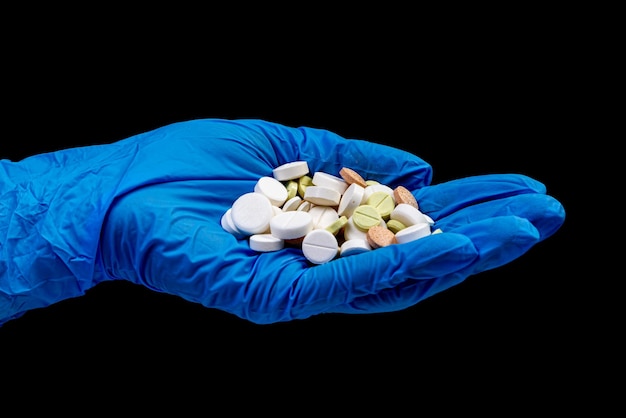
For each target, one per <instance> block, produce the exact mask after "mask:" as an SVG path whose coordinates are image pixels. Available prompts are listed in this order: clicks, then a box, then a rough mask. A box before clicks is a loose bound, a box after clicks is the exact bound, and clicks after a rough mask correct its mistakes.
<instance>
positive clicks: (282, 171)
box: [272, 161, 309, 181]
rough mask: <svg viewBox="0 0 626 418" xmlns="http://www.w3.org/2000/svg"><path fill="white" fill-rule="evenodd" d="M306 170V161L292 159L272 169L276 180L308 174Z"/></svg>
mask: <svg viewBox="0 0 626 418" xmlns="http://www.w3.org/2000/svg"><path fill="white" fill-rule="evenodd" d="M308 172H309V165H308V164H307V162H306V161H292V162H290V163H286V164H283V165H281V166H278V167H276V168H275V169H274V170H272V174H273V175H274V178H275V179H276V180H278V181H285V180H293V179H297V178H298V177H302V176H304V175H306V174H308Z"/></svg>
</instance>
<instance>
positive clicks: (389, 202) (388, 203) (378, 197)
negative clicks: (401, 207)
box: [365, 191, 396, 219]
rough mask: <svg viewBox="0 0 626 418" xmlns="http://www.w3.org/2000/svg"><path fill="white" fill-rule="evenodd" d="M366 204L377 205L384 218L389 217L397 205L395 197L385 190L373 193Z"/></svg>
mask: <svg viewBox="0 0 626 418" xmlns="http://www.w3.org/2000/svg"><path fill="white" fill-rule="evenodd" d="M365 204H366V205H369V206H373V207H375V208H376V210H377V211H378V213H380V216H381V217H382V218H383V219H389V215H390V214H391V211H392V210H393V209H394V208H395V207H396V205H395V203H394V201H393V198H392V197H391V196H390V195H389V194H388V193H387V192H383V191H378V192H374V193H372V194H371V195H370V197H368V198H367V200H366V201H365Z"/></svg>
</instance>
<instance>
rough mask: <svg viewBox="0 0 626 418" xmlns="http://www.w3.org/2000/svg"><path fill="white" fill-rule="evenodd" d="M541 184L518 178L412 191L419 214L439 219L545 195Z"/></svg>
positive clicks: (484, 177) (453, 183) (473, 180)
mask: <svg viewBox="0 0 626 418" xmlns="http://www.w3.org/2000/svg"><path fill="white" fill-rule="evenodd" d="M545 192H546V187H545V185H544V184H543V183H541V182H539V181H537V180H534V179H532V178H530V177H528V176H525V175H521V174H487V175H482V176H472V177H465V178H461V179H457V180H451V181H448V182H445V183H441V184H437V185H433V186H429V187H424V188H422V189H419V190H414V191H413V194H414V196H415V198H416V200H417V202H418V203H419V207H420V210H421V211H422V212H424V213H427V214H428V215H429V216H430V217H432V218H433V219H440V218H442V217H444V216H447V215H450V214H451V213H454V212H456V211H458V210H459V209H462V208H464V207H467V206H471V205H475V204H477V203H481V202H485V201H489V200H495V199H501V198H504V197H509V196H516V195H520V194H527V193H538V194H545Z"/></svg>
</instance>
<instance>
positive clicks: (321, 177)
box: [312, 171, 348, 195]
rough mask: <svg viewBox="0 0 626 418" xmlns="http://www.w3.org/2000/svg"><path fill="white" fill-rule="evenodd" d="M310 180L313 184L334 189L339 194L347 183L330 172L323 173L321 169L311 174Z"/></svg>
mask: <svg viewBox="0 0 626 418" xmlns="http://www.w3.org/2000/svg"><path fill="white" fill-rule="evenodd" d="M312 181H313V184H314V185H315V186H322V187H327V188H329V189H333V190H336V191H337V192H338V193H339V194H340V195H341V194H343V193H344V192H345V191H346V189H347V188H348V183H346V181H345V180H344V179H342V178H340V177H337V176H333V175H332V174H328V173H324V172H323V171H317V172H315V174H313V180H312Z"/></svg>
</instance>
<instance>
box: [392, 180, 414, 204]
mask: <svg viewBox="0 0 626 418" xmlns="http://www.w3.org/2000/svg"><path fill="white" fill-rule="evenodd" d="M393 197H394V199H395V200H396V204H397V205H399V204H400V203H406V204H407V205H411V206H413V207H414V208H415V209H419V205H418V204H417V200H415V196H413V193H411V192H410V191H409V189H407V188H406V187H404V186H398V187H396V188H395V189H393Z"/></svg>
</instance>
